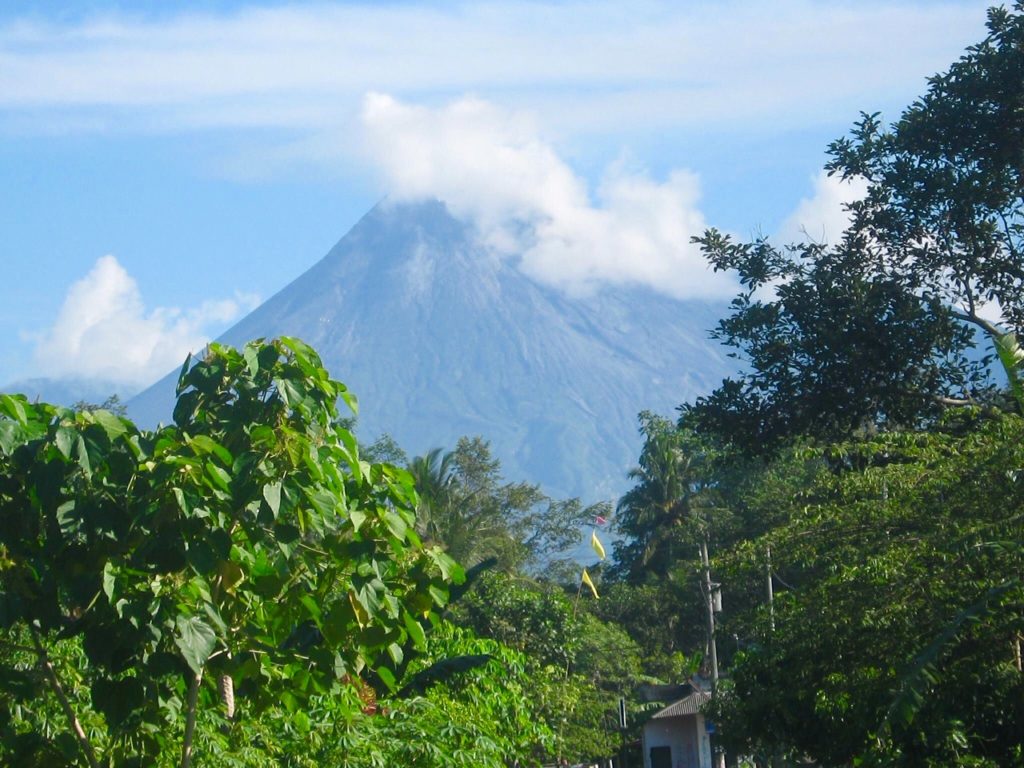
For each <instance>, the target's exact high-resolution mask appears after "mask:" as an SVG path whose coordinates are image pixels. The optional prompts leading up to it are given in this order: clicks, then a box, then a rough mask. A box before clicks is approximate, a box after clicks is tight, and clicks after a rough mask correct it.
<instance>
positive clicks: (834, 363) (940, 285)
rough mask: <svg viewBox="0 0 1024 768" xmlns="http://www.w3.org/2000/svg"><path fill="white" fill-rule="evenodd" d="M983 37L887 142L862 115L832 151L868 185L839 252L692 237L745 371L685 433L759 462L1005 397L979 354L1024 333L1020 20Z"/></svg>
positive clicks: (996, 18)
mask: <svg viewBox="0 0 1024 768" xmlns="http://www.w3.org/2000/svg"><path fill="white" fill-rule="evenodd" d="M988 29H989V34H988V36H987V37H986V39H985V40H984V41H982V42H981V43H980V44H978V45H976V46H973V47H971V48H970V49H968V51H967V52H966V54H965V55H964V56H963V57H962V58H961V59H960V60H959V61H958V62H956V63H955V64H954V65H952V66H951V67H950V69H949V70H948V71H947V72H945V73H943V74H939V75H936V76H935V77H933V78H931V80H930V81H929V88H928V92H927V93H926V95H925V96H923V97H922V98H921V99H920V100H919V101H917V102H916V103H914V104H913V105H912V106H911V107H910V108H908V109H907V110H906V111H905V112H904V114H903V116H902V117H901V119H900V120H899V121H897V122H896V123H895V124H893V125H892V126H891V127H889V128H885V127H884V126H883V124H882V123H881V121H880V120H879V119H878V116H877V115H865V116H864V117H863V119H862V120H861V121H860V122H859V123H858V124H857V125H856V126H855V128H854V130H853V132H852V135H851V136H850V137H848V138H843V139H840V140H838V141H835V142H833V143H832V145H831V146H830V148H829V153H830V156H831V159H830V161H829V163H828V165H827V168H828V169H829V171H830V172H832V173H834V174H837V175H839V176H841V177H843V178H851V177H858V178H864V179H866V180H867V182H868V192H867V195H866V197H865V198H864V199H863V200H860V201H858V202H855V203H853V204H851V206H850V210H851V213H852V219H853V221H852V225H851V227H850V229H849V230H848V231H847V232H846V234H845V236H844V238H843V240H842V242H841V243H839V244H838V245H835V246H826V245H822V244H816V243H808V242H803V243H797V244H794V245H790V246H787V247H784V248H778V247H776V246H774V245H772V244H771V243H769V242H768V241H767V240H765V239H759V240H757V241H755V242H752V243H738V242H735V241H734V240H732V239H731V238H730V237H728V236H725V235H723V234H721V233H719V232H716V231H714V230H711V231H709V232H707V233H705V234H704V235H703V236H702V237H700V238H698V239H697V242H699V243H700V245H701V246H702V249H703V251H704V253H705V255H706V256H707V257H708V258H709V259H710V261H711V263H712V264H713V265H714V267H715V268H716V269H723V270H733V271H735V272H737V273H738V275H739V277H740V280H741V282H742V284H743V285H744V287H745V290H744V293H743V294H741V295H740V296H739V297H738V298H737V299H735V300H734V302H733V311H732V315H731V316H730V317H729V318H726V319H725V320H723V321H722V322H721V323H720V325H719V327H718V330H717V335H718V337H719V338H721V339H722V340H723V341H724V342H725V343H726V344H727V345H729V346H732V347H734V348H736V349H737V350H738V354H739V356H741V357H742V358H744V359H745V360H746V361H747V362H748V363H749V371H748V372H747V373H745V374H743V375H741V376H740V377H738V378H735V379H731V380H727V381H726V382H725V383H723V385H722V386H721V387H720V388H719V389H718V390H717V391H715V392H714V393H713V394H711V395H710V396H708V397H706V398H702V399H700V400H698V401H697V403H696V404H695V405H694V406H692V407H687V408H686V409H684V420H685V421H686V422H687V423H689V424H691V425H694V426H697V427H698V428H701V429H703V430H706V431H711V432H715V433H717V434H719V435H723V436H725V437H728V438H729V439H732V440H734V441H735V442H736V443H737V444H738V445H739V446H741V447H742V448H743V449H744V450H746V451H748V452H762V451H765V450H771V449H772V448H774V447H775V446H776V445H778V444H779V443H780V442H783V441H786V440H790V439H792V438H794V437H796V436H800V435H802V436H810V437H822V438H825V439H842V438H845V437H847V436H849V435H851V434H853V433H855V432H857V431H858V430H868V431H870V430H873V429H875V428H878V427H884V428H893V427H901V426H915V425H920V424H922V423H928V422H930V421H931V420H933V419H934V418H936V417H937V416H938V414H939V412H940V411H941V409H942V408H943V407H946V406H948V405H951V404H959V403H963V402H974V403H986V402H991V401H992V400H993V399H994V397H995V393H994V387H993V383H992V381H991V379H990V378H989V376H988V371H987V367H986V364H987V361H986V360H983V359H979V357H980V356H979V355H978V354H976V353H973V352H972V351H971V350H972V348H973V346H974V344H975V341H976V338H977V336H978V334H980V335H981V336H982V337H987V338H988V339H989V340H990V341H992V342H994V343H999V342H1002V341H1005V340H1006V339H1005V335H1006V333H1007V332H1008V331H1009V332H1017V331H1019V330H1020V328H1021V322H1022V320H1024V303H1022V299H1021V296H1022V295H1024V292H1022V290H1021V289H1022V287H1024V262H1022V255H1024V254H1022V250H1021V249H1022V237H1024V179H1022V174H1024V163H1022V161H1021V158H1022V156H1024V106H1022V105H1024V102H1022V99H1024V95H1022V90H1021V87H1020V83H1021V82H1024V5H1022V4H1021V3H1020V2H1018V3H1015V4H1014V6H1013V10H1005V9H1002V8H998V9H993V10H991V11H990V12H989V18H988ZM986 305H987V309H988V310H993V309H995V310H996V311H1001V313H1002V321H1003V322H1002V323H996V322H993V321H992V320H991V315H990V314H986V311H985V307H986Z"/></svg>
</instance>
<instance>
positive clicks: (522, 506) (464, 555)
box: [409, 437, 607, 572]
mask: <svg viewBox="0 0 1024 768" xmlns="http://www.w3.org/2000/svg"><path fill="white" fill-rule="evenodd" d="M409 472H410V473H411V474H412V476H413V477H414V478H415V481H416V488H417V490H418V491H419V496H420V504H419V508H418V519H419V526H420V528H419V530H420V532H421V534H422V535H423V536H424V538H425V539H426V540H427V541H430V542H433V543H436V544H438V545H440V546H442V547H443V548H444V550H445V551H446V552H447V553H448V554H449V555H450V556H451V557H453V558H454V559H456V560H457V561H459V562H460V563H463V564H465V565H466V566H473V565H476V564H478V563H480V562H482V561H484V560H487V559H489V558H496V559H497V560H498V564H499V566H500V567H501V568H502V569H504V570H506V571H508V572H516V571H520V570H524V569H528V568H530V567H536V566H537V565H538V564H539V563H540V562H541V561H542V560H544V559H547V558H549V557H550V556H552V555H554V554H557V553H559V552H563V551H565V550H566V549H568V548H569V547H571V546H573V545H575V544H577V543H578V542H579V535H580V534H579V531H580V527H581V526H582V525H584V524H585V523H587V522H589V521H592V520H593V518H594V516H595V515H597V514H602V513H606V510H607V505H605V504H603V503H598V504H594V505H591V506H588V507H585V506H584V505H583V504H581V503H580V500H579V499H568V500H554V499H551V498H549V497H548V496H546V495H544V493H543V492H542V491H541V490H540V487H539V486H537V485H532V484H530V483H525V482H513V483H508V482H505V480H504V478H503V477H502V473H501V463H500V462H499V461H498V459H496V458H494V457H493V455H492V454H491V448H490V444H489V443H487V441H485V440H483V439H482V438H479V437H473V438H469V437H462V438H459V441H458V444H457V445H456V446H455V449H454V450H453V451H450V452H447V453H445V452H443V451H442V450H441V449H440V448H435V449H433V450H431V451H429V452H428V453H427V454H425V455H424V456H418V457H416V458H414V459H413V460H412V461H411V462H410V463H409Z"/></svg>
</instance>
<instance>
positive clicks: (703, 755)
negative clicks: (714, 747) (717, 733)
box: [643, 715, 711, 768]
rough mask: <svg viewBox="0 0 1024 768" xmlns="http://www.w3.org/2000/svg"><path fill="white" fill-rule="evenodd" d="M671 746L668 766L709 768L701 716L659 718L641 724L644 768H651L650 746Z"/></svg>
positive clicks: (709, 762) (706, 737)
mask: <svg viewBox="0 0 1024 768" xmlns="http://www.w3.org/2000/svg"><path fill="white" fill-rule="evenodd" d="M662 746H667V747H670V748H671V749H672V768H711V741H710V739H709V738H708V734H707V731H706V730H705V729H704V716H703V715H686V716H685V717H661V718H658V719H657V720H651V721H650V722H649V723H647V725H645V726H644V734H643V750H644V768H651V747H662Z"/></svg>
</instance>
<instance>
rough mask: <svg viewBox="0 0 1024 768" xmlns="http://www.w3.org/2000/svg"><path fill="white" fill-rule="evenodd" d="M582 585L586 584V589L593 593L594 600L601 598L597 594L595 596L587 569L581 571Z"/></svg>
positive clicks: (595, 592)
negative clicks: (588, 588)
mask: <svg viewBox="0 0 1024 768" xmlns="http://www.w3.org/2000/svg"><path fill="white" fill-rule="evenodd" d="M583 583H584V584H586V585H587V586H588V587H590V591H591V592H593V593H594V597H596V598H600V597H601V596H600V595H599V594H597V587H595V586H594V582H593V581H591V579H590V574H589V573H587V569H586V568H584V569H583Z"/></svg>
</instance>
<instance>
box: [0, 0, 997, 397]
mask: <svg viewBox="0 0 1024 768" xmlns="http://www.w3.org/2000/svg"><path fill="white" fill-rule="evenodd" d="M986 4H987V3H985V2H975V1H974V0H960V1H957V2H954V1H952V0H950V1H947V2H944V1H943V0H927V1H923V0H922V1H918V2H892V1H889V2H871V1H868V2H860V3H851V2H845V1H844V2H839V1H838V0H835V1H833V0H822V1H819V2H810V1H809V0H803V1H800V0H773V1H772V2H767V1H761V2H753V1H752V0H747V1H746V2H743V1H740V0H725V2H715V3H711V2H684V3H679V2H672V3H662V2H638V3H629V4H625V3H618V2H586V3H582V2H525V3H523V2H485V3H446V2H432V3H419V4H412V3H395V2H388V3H373V4H370V3H329V2H321V3H312V4H292V3H289V4H281V3H241V2H184V3H173V4H170V3H157V2H109V1H103V0H87V1H84V2H76V3H73V4H69V3H63V2H45V1H36V2H22V1H20V0H13V1H11V0H8V2H5V3H3V4H0V231H2V232H3V233H4V237H3V238H2V239H0V265H2V267H3V274H4V281H3V285H4V301H3V302H0V384H3V383H4V382H7V381H10V380H13V379H17V378H23V377H29V376H63V375H72V374H74V375H76V376H85V377H95V378H102V379H104V380H113V381H123V382H125V384H126V385H129V386H141V385H144V384H146V383H149V382H150V381H152V380H154V379H156V378H157V377H158V376H159V375H161V374H162V373H164V372H166V370H168V369H169V368H170V367H173V365H174V363H175V362H176V361H177V360H180V359H181V358H182V357H183V356H184V354H185V353H186V352H187V351H189V350H190V349H195V348H197V347H198V346H199V345H201V344H202V343H203V341H204V340H205V339H207V338H210V337H211V336H213V335H216V334H217V333H219V332H220V331H221V330H223V329H224V328H225V327H227V325H228V324H229V323H231V322H232V321H233V320H235V319H237V318H238V317H239V316H241V315H242V314H244V313H245V312H246V311H247V310H249V309H251V308H252V307H253V306H255V305H256V304H257V303H258V302H259V300H260V299H261V298H266V297H268V296H269V295H271V294H272V293H273V292H275V291H276V290H278V289H279V288H281V287H282V286H283V285H284V284H286V283H287V282H288V281H289V280H291V279H293V278H294V277H295V276H297V275H299V274H300V273H302V272H303V271H304V270H306V269H307V268H308V267H309V266H310V265H312V264H313V263H314V262H316V261H317V260H318V259H319V258H320V257H321V256H322V255H323V254H324V253H325V252H326V251H327V250H328V249H329V248H330V246H331V245H332V244H333V243H334V242H335V241H336V240H337V239H338V238H339V237H340V236H341V235H342V234H344V232H345V231H347V229H348V228H349V227H350V226H351V225H352V224H353V223H354V222H355V221H356V220H357V219H358V218H359V217H360V216H361V215H362V214H363V213H365V212H366V211H367V210H368V209H369V208H370V207H372V205H373V204H374V203H375V202H377V201H378V200H379V199H381V198H382V197H383V196H385V195H387V196H390V197H392V198H394V199H399V200H401V199H408V200H414V199H419V198H439V199H443V200H444V201H445V202H446V203H447V204H448V207H449V209H450V210H451V211H452V212H454V213H455V214H457V215H459V216H460V217H462V218H463V219H465V220H467V221H471V222H472V223H473V224H474V225H475V227H476V231H477V232H478V235H479V237H480V238H481V240H482V241H483V242H486V243H487V244H488V245H489V246H490V247H491V249H492V250H494V251H495V252H497V253H499V254H504V255H505V256H506V257H507V258H510V259H513V260H516V262H517V263H518V264H519V266H520V268H521V269H522V270H523V271H524V272H526V273H527V274H528V275H530V276H531V277H533V278H534V279H536V280H537V281H539V282H542V283H544V284H546V285H550V286H554V287H556V288H559V289H561V290H563V291H565V292H567V293H568V294H570V295H571V294H586V293H587V292H589V291H592V290H593V289H594V288H595V287H597V286H600V285H605V284H612V285H622V286H630V285H646V286H651V287H654V288H655V289H657V290H659V291H662V292H664V293H666V294H668V295H670V296H673V297H676V298H698V297H700V298H703V297H708V298H718V297H722V296H727V295H729V293H730V292H731V291H732V290H733V288H734V286H733V285H732V284H731V282H730V281H729V279H728V278H726V277H723V276H721V275H714V274H712V273H710V272H709V271H708V270H707V268H706V267H705V266H704V265H703V263H702V262H701V261H700V259H699V255H698V254H697V253H696V252H695V250H694V248H693V246H692V245H691V244H690V242H689V240H690V237H691V236H693V235H695V234H699V233H700V232H701V231H702V230H703V228H704V227H706V226H717V227H719V228H723V229H726V230H728V231H731V232H735V233H737V234H738V235H740V236H744V237H745V236H750V235H753V234H757V233H765V234H775V235H777V236H778V237H780V238H783V239H791V238H793V237H797V236H799V234H800V232H801V230H805V231H806V232H807V233H808V234H809V235H810V236H813V237H815V238H817V239H821V238H824V237H829V236H833V237H834V236H835V235H836V234H837V233H838V231H839V230H840V229H841V226H842V209H841V204H842V201H843V200H845V199H849V198H850V197H851V196H855V195H856V194H858V192H859V189H858V186H857V185H856V184H854V185H852V186H847V187H842V186H840V185H838V184H837V183H836V182H835V181H834V180H831V179H827V178H825V177H824V176H822V174H821V173H820V168H821V166H822V163H823V161H824V149H825V147H826V145H827V143H828V142H829V141H830V140H832V139H834V138H837V137H838V136H841V135H843V134H844V133H846V132H847V131H848V130H849V128H850V126H851V125H852V123H853V122H854V121H855V120H856V119H857V117H858V113H859V112H860V111H861V110H864V111H876V110H877V111H881V112H882V113H883V115H884V116H885V117H887V118H893V119H894V118H896V117H898V115H899V112H900V110H901V109H902V108H903V107H904V106H906V105H907V104H908V103H909V102H910V101H912V100H913V99H914V98H915V97H916V96H917V95H919V94H920V93H922V92H923V90H924V88H925V78H926V77H927V76H928V75H930V74H933V73H934V72H937V71H939V70H942V69H944V68H945V67H947V66H948V64H949V63H950V62H952V61H953V60H954V59H955V58H956V57H957V56H959V55H960V53H961V52H962V50H963V48H964V47H965V46H967V45H969V44H971V43H973V42H976V41H978V40H979V39H981V38H982V37H983V35H984V18H985V13H984V10H985V7H986Z"/></svg>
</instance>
